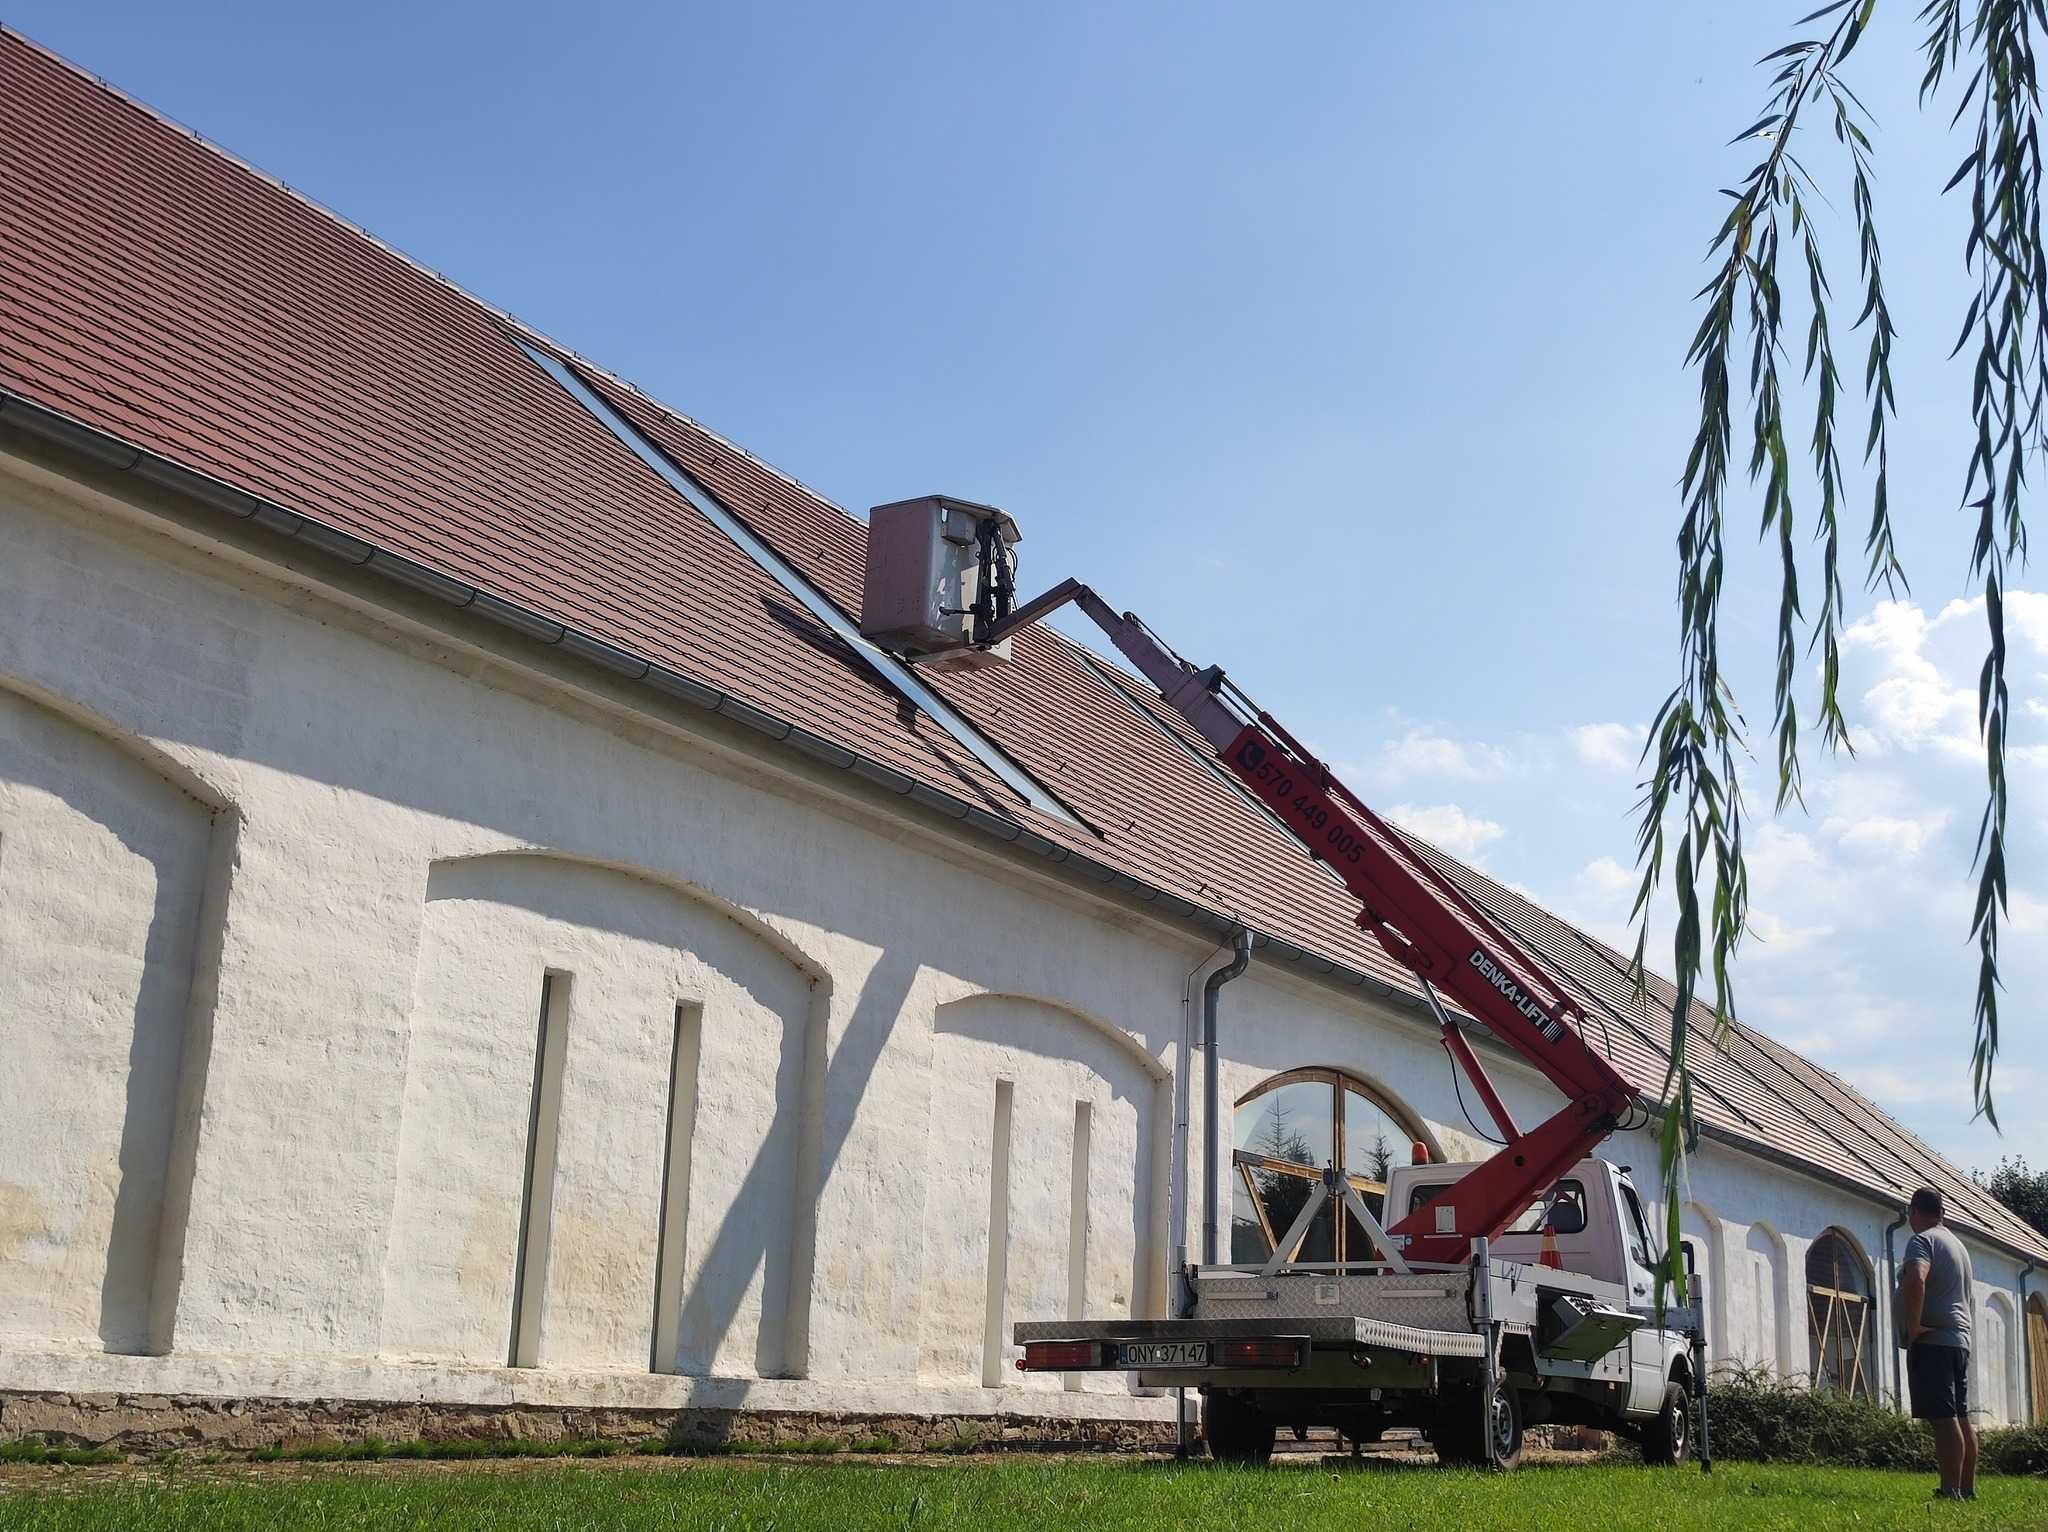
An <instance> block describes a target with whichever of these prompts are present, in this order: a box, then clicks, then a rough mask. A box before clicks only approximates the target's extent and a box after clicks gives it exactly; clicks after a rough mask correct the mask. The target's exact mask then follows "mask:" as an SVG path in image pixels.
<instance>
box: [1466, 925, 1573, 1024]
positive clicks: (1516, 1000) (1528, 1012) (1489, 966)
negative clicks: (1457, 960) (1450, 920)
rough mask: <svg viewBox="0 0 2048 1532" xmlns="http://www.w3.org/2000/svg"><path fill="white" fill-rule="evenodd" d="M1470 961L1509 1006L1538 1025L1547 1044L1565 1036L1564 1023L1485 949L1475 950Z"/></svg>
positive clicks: (1476, 948) (1477, 948)
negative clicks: (1535, 998) (1538, 1001)
mask: <svg viewBox="0 0 2048 1532" xmlns="http://www.w3.org/2000/svg"><path fill="white" fill-rule="evenodd" d="M1468 961H1469V962H1470V963H1471V964H1472V966H1473V967H1474V968H1476V969H1478V970H1479V972H1480V975H1481V977H1483V978H1484V979H1485V980H1486V982H1487V983H1488V984H1491V985H1492V986H1493V987H1494V988H1495V989H1497V990H1499V991H1500V992H1501V994H1502V995H1503V996H1504V997H1505V998H1506V1000H1507V1002H1508V1004H1509V1005H1511V1006H1513V1007H1514V1008H1515V1009H1516V1010H1518V1011H1520V1012H1521V1013H1522V1014H1523V1015H1524V1016H1526V1017H1528V1019H1529V1020H1531V1021H1533V1022H1535V1023H1536V1024H1537V1026H1538V1027H1539V1028H1540V1029H1541V1030H1542V1032H1543V1036H1544V1039H1545V1040H1546V1041H1547V1042H1553V1043H1554V1042H1556V1041H1557V1040H1558V1039H1559V1038H1560V1037H1562V1036H1564V1023H1563V1022H1561V1021H1557V1020H1555V1019H1553V1018H1552V1016H1551V1015H1550V1013H1549V1012H1548V1011H1546V1010H1544V1009H1543V1007H1542V1006H1540V1005H1538V1004H1537V1003H1536V1001H1535V1000H1534V999H1533V998H1531V997H1530V995H1529V994H1528V993H1527V992H1526V991H1525V990H1524V989H1523V988H1522V986H1521V985H1519V984H1517V983H1516V982H1515V981H1514V979H1513V977H1512V976H1511V975H1509V974H1508V972H1507V971H1506V970H1505V969H1503V968H1502V967H1501V966H1500V964H1498V963H1496V962H1495V961H1494V960H1493V959H1492V958H1490V957H1488V956H1487V955H1486V952H1485V949H1484V948H1479V947H1475V948H1473V949H1472V956H1471V958H1470V959H1468Z"/></svg>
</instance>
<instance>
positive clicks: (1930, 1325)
mask: <svg viewBox="0 0 2048 1532" xmlns="http://www.w3.org/2000/svg"><path fill="white" fill-rule="evenodd" d="M1915 1261H1918V1262H1920V1263H1921V1264H1922V1265H1923V1266H1925V1267H1926V1268H1927V1295H1926V1297H1925V1299H1924V1300H1923V1301H1922V1302H1921V1305H1920V1323H1922V1324H1923V1325H1925V1326H1927V1333H1926V1334H1925V1335H1923V1336H1921V1337H1920V1339H1921V1341H1922V1342H1923V1343H1924V1344H1926V1345H1929V1346H1961V1347H1962V1348H1963V1349H1964V1350H1966V1351H1967V1350H1968V1349H1969V1346H1970V1310H1971V1309H1972V1308H1973V1307H1974V1306H1975V1304H1976V1301H1977V1292H1976V1277H1975V1274H1974V1273H1972V1272H1971V1270H1970V1252H1969V1251H1968V1250H1966V1249H1965V1248H1963V1242H1962V1241H1961V1240H1959V1239H1957V1238H1956V1237H1955V1236H1954V1235H1953V1234H1951V1233H1949V1231H1948V1226H1947V1225H1946V1224H1936V1225H1935V1226H1934V1227H1933V1228H1931V1229H1928V1230H1927V1231H1925V1232H1924V1233H1921V1234H1916V1235H1914V1236H1913V1237H1912V1239H1911V1240H1909V1241H1908V1242H1907V1244H1906V1256H1905V1260H1904V1262H1903V1263H1902V1264H1901V1266H1900V1270H1902V1271H1903V1270H1904V1269H1905V1268H1906V1267H1907V1266H1911V1265H1912V1264H1913V1263H1914V1262H1915Z"/></svg>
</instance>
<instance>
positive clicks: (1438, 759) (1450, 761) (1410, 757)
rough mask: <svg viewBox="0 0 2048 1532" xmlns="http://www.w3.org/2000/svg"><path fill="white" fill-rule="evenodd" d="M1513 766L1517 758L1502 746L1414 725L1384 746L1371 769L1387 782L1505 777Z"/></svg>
mask: <svg viewBox="0 0 2048 1532" xmlns="http://www.w3.org/2000/svg"><path fill="white" fill-rule="evenodd" d="M1512 765H1513V757H1512V756H1510V755H1509V754H1508V752H1507V751H1505V750H1503V749H1501V748H1500V747H1499V746H1498V745H1488V744H1480V743H1470V744H1468V743H1466V742H1465V741H1462V740H1457V739H1452V738H1451V737H1450V736H1449V735H1446V734H1441V733H1438V732H1436V731H1434V730H1432V729H1428V728H1423V727H1420V726H1412V725H1411V726H1410V727H1409V729H1408V731H1407V732H1406V733H1405V734H1403V735H1402V736H1401V737H1400V738H1399V739H1396V740H1391V741H1389V742H1388V743H1387V744H1385V745H1382V746H1381V747H1380V751H1379V754H1378V755H1377V756H1376V757H1375V758H1374V760H1373V762H1372V766H1371V770H1372V773H1373V775H1375V776H1377V777H1378V778H1379V779H1380V780H1382V781H1386V782H1406V781H1411V780H1413V779H1415V778H1418V777H1420V778H1427V779H1430V780H1434V781H1442V780H1445V779H1453V780H1457V781H1464V782H1471V781H1478V780H1480V779H1482V778H1487V777H1498V776H1504V775H1505V774H1506V773H1507V771H1508V769H1509V768H1510V766H1512Z"/></svg>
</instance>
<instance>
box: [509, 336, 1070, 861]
mask: <svg viewBox="0 0 2048 1532" xmlns="http://www.w3.org/2000/svg"><path fill="white" fill-rule="evenodd" d="M514 339H515V340H516V341H517V343H518V345H519V349H520V350H522V351H524V352H525V353H526V354H527V356H528V357H530V358H531V359H532V360H533V362H534V364H535V365H536V366H538V367H539V368H540V369H541V370H542V371H543V372H545V373H547V375H548V376H549V377H551V378H553V379H554V380H555V381H556V382H557V383H559V384H560V385H561V386H562V389H563V391H564V392H566V393H567V394H568V395H569V397H570V398H572V399H574V400H575V401H576V402H577V403H578V404H580V405H582V406H583V408H584V409H585V410H587V411H588V412H589V414H590V416H591V418H592V419H593V420H595V421H596V422H597V423H598V424H599V425H601V426H603V427H604V428H605V429H606V430H607V431H609V432H611V434H612V435H613V436H615V437H617V438H618V440H619V442H620V443H621V444H622V445H623V446H625V447H626V448H627V449H628V450H629V451H630V452H632V454H633V455H634V456H635V457H637V458H639V459H640V461H641V462H643V463H645V464H646V465H647V466H648V467H649V468H651V469H653V470H654V471H655V472H656V473H657V474H659V475H660V476H661V478H662V480H663V481H664V482H665V483H666V484H667V485H668V487H669V488H670V489H672V490H674V491H675V492H676V493H677V494H678V495H680V496H682V497H683V499H684V500H685V501H687V502H688V503H689V504H690V505H691V506H692V507H693V508H694V509H696V510H697V511H698V512H699V513H700V514H702V515H703V517H704V518H705V519H706V520H707V521H709V522H710V523H711V524H712V525H713V526H715V527H717V528H718V530H719V531H721V532H723V533H724V534H725V535H726V536H727V537H728V538H730V539H731V540H732V542H733V544H734V545H735V546H737V547H738V548H739V550H740V551H741V552H742V553H744V554H746V556H747V557H748V558H750V559H752V560H753V561H754V562H755V563H756V564H757V565H759V566H760V568H761V570H762V572H763V573H765V574H767V575H768V576H769V577H770V578H771V579H773V580H774V581H775V583H776V584H777V585H780V586H781V587H782V588H783V589H784V590H785V591H787V592H788V593H789V594H790V595H791V596H793V597H795V598H796V600H798V601H799V602H801V603H802V604H803V607H804V610H805V611H807V612H809V613H810V614H811V615H812V616H813V617H815V618H817V620H818V621H819V622H820V623H822V624H824V626H825V627H826V628H827V629H829V630H830V631H831V633H832V634H833V636H834V637H836V638H838V639H839V640H840V641H841V642H842V643H844V644H846V645H847V647H849V648H850V649H852V650H853V651H854V652H855V653H857V654H858V655H860V657H861V658H862V659H863V660H865V661H867V663H868V665H869V666H870V667H871V668H872V669H873V670H874V671H875V673H876V674H877V675H879V676H881V677H882V679H884V680H885V681H887V682H888V683H889V684H890V685H891V686H893V687H895V688H896V690H897V691H898V692H900V693H901V694H902V695H903V697H904V698H905V699H906V700H908V701H909V702H911V703H912V704H914V705H915V706H917V707H920V708H922V709H923V710H924V711H925V712H926V713H928V714H930V715H931V717H932V719H933V720H934V721H935V722H936V723H937V724H938V725H939V727H940V728H942V729H944V730H945V731H946V732H947V733H948V734H950V735H951V736H952V737H953V738H954V740H955V741H957V742H958V743H959V745H960V747H961V748H962V749H964V750H965V751H967V752H968V754H970V755H972V756H973V757H974V758H975V759H976V760H977V761H979V762H981V764H982V765H984V766H986V767H987V768H988V769H989V770H990V771H992V772H994V773H995V774H996V776H998V777H1000V778H1001V779H1002V781H1003V782H1004V783H1005V784H1006V785H1007V786H1008V787H1009V788H1010V789H1011V791H1013V792H1015V793H1016V794H1017V796H1018V797H1020V798H1022V799H1023V800H1024V801H1025V802H1026V803H1028V804H1030V805H1031V806H1032V807H1033V808H1035V809H1037V810H1038V811H1039V812H1040V813H1041V814H1050V815H1051V816H1052V817H1053V818H1055V819H1058V820H1061V821H1063V822H1064V823H1067V824H1070V825H1074V826H1076V827H1077V828H1078V827H1079V825H1080V821H1079V820H1077V819H1076V818H1075V817H1074V816H1073V814H1072V813H1070V812H1069V811H1068V810H1067V808H1066V806H1065V805H1064V804H1062V803H1061V802H1060V801H1059V800H1058V799H1057V798H1055V797H1053V796H1052V795H1051V794H1050V793H1048V792H1047V791H1046V790H1045V789H1044V788H1042V787H1040V786H1039V785H1038V784H1037V783H1036V782H1034V781H1033V780H1032V779H1031V777H1030V775H1029V774H1028V773H1026V772H1025V771H1024V769H1023V768H1022V767H1020V766H1018V765H1017V763H1016V762H1015V761H1013V760H1011V759H1010V758H1009V757H1008V756H1007V755H1005V754H1004V753H1003V752H1002V751H1001V750H1000V749H999V748H997V746H996V745H995V744H994V743H993V742H992V741H990V740H989V739H988V738H987V737H986V736H985V735H983V734H982V733H981V732H980V731H979V730H978V729H976V728H975V727H974V725H973V724H971V723H969V722H968V721H967V720H966V719H965V718H963V717H962V716H961V715H960V714H959V713H957V712H955V711H954V709H953V706H952V704H951V703H949V702H947V701H946V700H945V699H944V698H943V697H941V696H939V694H938V693H937V692H935V691H933V690H932V689H931V688H930V687H929V686H927V685H925V684H924V682H923V681H921V680H919V679H918V678H917V676H916V675H914V674H913V673H912V672H911V670H910V667H909V666H907V665H905V664H904V663H903V662H902V661H901V660H899V659H897V658H896V656H895V655H893V654H890V653H889V652H888V651H887V650H885V649H880V648H877V647H876V646H875V645H874V644H872V643H870V642H869V641H868V640H867V639H865V638H863V637H861V634H860V629H859V628H858V627H856V626H855V625H854V623H853V622H852V621H851V620H850V619H848V617H847V616H846V614H845V613H844V612H842V611H840V610H839V608H838V607H836V606H834V605H833V604H832V603H831V602H830V601H829V600H827V599H826V598H825V596H824V594H823V593H822V592H820V591H819V590H818V589H817V588H816V587H815V586H813V585H812V584H811V583H810V581H808V580H806V579H805V578H804V577H803V576H802V575H801V574H799V573H797V571H796V570H795V569H794V568H793V567H792V566H791V565H790V564H789V563H788V562H787V561H786V560H785V559H784V558H783V557H782V555H781V554H779V553H777V552H776V551H775V550H774V549H773V548H771V547H769V546H768V544H767V543H765V542H763V541H762V540H761V539H760V538H759V537H757V536H755V535H754V533H753V531H752V530H751V529H750V528H748V527H747V525H746V524H745V523H744V522H742V521H740V520H739V518H737V517H736V516H734V515H733V514H732V513H731V512H730V511H728V510H727V509H726V508H725V507H724V506H723V505H721V504H719V502H718V498H717V497H716V496H715V495H713V494H711V493H710V491H708V490H706V489H705V488H704V487H703V486H702V485H701V484H699V483H698V482H697V481H696V480H695V479H693V478H691V477H690V476H689V475H688V474H687V473H685V472H683V470H682V469H680V468H678V467H677V466H676V465H675V464H674V463H673V462H672V461H670V459H669V456H668V454H667V453H665V452H663V451H662V450H661V449H660V448H659V447H657V446H655V444H654V443H653V442H651V441H649V440H648V439H647V437H646V436H645V434H643V433H642V432H641V430H640V428H639V427H638V426H636V425H634V424H633V423H632V422H631V421H630V420H627V419H626V418H625V417H624V416H622V415H620V414H619V413H618V411H616V410H614V409H613V408H612V407H611V406H610V405H609V404H607V403H605V401H604V400H603V399H601V398H599V397H598V396H597V394H596V393H595V392H594V391H593V390H592V389H591V388H590V386H589V385H588V384H586V383H585V382H584V381H583V380H582V379H581V378H579V377H578V376H576V374H575V372H573V371H572V370H571V369H570V368H569V366H568V365H567V364H566V363H564V362H562V361H560V360H559V359H557V358H556V357H553V356H551V355H549V354H548V353H547V352H545V351H542V350H540V349H539V348H538V347H535V346H531V345H528V344H527V343H526V342H525V341H524V340H520V339H519V338H518V337H516V336H515V337H514Z"/></svg>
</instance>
